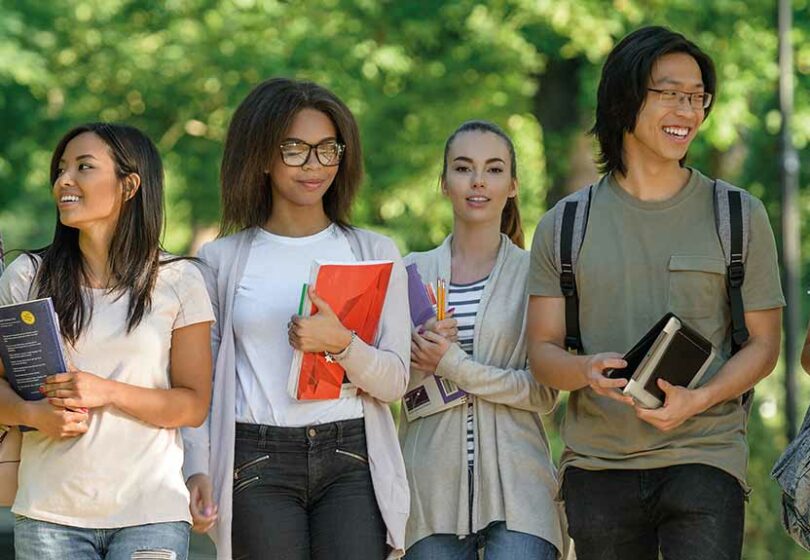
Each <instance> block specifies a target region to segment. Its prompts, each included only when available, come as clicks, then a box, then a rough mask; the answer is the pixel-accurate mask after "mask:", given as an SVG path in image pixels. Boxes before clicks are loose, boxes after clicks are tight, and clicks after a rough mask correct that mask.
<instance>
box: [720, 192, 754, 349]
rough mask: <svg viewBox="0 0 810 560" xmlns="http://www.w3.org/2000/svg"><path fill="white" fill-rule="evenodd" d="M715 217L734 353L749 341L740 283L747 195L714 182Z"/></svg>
mask: <svg viewBox="0 0 810 560" xmlns="http://www.w3.org/2000/svg"><path fill="white" fill-rule="evenodd" d="M714 193H715V197H714V199H715V219H716V226H717V233H718V236H719V237H720V244H721V245H722V247H723V254H724V256H725V259H726V286H727V289H728V300H729V306H730V308H731V352H732V354H736V353H737V352H738V351H739V349H740V348H742V345H743V344H745V342H746V341H747V340H748V336H749V334H748V328H747V327H746V326H745V304H744V302H743V297H742V285H743V281H744V280H745V260H746V258H747V256H748V236H749V219H750V203H751V201H750V198H749V197H750V195H749V194H748V193H747V192H745V191H743V190H742V189H738V188H736V187H733V186H731V185H729V184H728V183H725V182H723V181H720V180H718V181H715V183H714Z"/></svg>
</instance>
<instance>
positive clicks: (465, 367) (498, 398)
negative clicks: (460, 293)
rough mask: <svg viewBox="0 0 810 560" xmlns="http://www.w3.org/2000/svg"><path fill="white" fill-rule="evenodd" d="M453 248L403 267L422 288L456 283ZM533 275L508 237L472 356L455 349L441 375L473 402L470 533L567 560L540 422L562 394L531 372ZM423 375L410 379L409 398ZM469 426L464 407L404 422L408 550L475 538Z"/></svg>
mask: <svg viewBox="0 0 810 560" xmlns="http://www.w3.org/2000/svg"><path fill="white" fill-rule="evenodd" d="M450 239H451V238H450V237H448V238H447V239H446V240H445V241H444V243H442V245H441V246H439V247H438V248H436V249H434V250H432V251H429V252H426V253H413V254H411V255H408V256H407V257H406V258H405V262H406V263H407V264H410V263H416V264H417V267H418V269H419V273H420V274H421V276H422V279H423V281H425V282H428V281H435V279H436V278H437V277H441V278H445V279H448V280H449V279H450ZM528 271H529V253H528V252H526V251H524V250H523V249H520V248H518V247H517V246H515V245H514V244H513V243H512V242H511V241H510V240H509V238H508V237H506V236H505V235H502V236H501V245H500V248H499V250H498V257H497V260H496V262H495V266H494V268H493V269H492V273H491V274H490V276H489V280H488V281H487V284H486V287H485V288H484V290H483V293H482V295H481V303H480V305H479V308H478V313H477V315H476V318H475V327H474V331H473V332H474V334H473V337H474V339H473V340H474V349H473V356H472V358H470V357H469V356H467V354H466V353H465V352H464V351H463V350H462V349H461V348H460V347H459V346H458V345H455V344H454V345H451V347H450V350H449V351H448V352H447V353H446V354H445V355H444V357H443V358H442V360H441V361H440V362H439V365H438V368H437V371H436V373H437V374H438V375H441V376H443V377H445V378H447V379H450V380H451V381H453V382H455V383H456V384H458V386H459V387H461V388H462V389H464V390H465V391H467V392H468V393H470V394H472V395H475V397H474V399H473V403H474V404H473V414H474V429H475V469H474V492H473V496H474V498H473V501H474V503H473V512H472V514H473V519H472V530H473V532H477V531H480V530H481V529H484V528H485V527H486V526H487V525H489V524H490V523H492V522H493V521H505V522H506V525H507V528H509V529H510V530H513V531H520V532H523V533H528V534H531V535H536V536H538V537H541V538H543V539H545V540H547V541H549V542H550V543H552V544H553V545H554V546H556V547H557V549H558V551H560V553H562V552H564V549H567V543H568V537H567V535H566V533H565V531H566V530H565V526H564V525H565V524H564V522H563V520H562V511H561V510H562V508H561V507H560V505H559V504H558V503H556V502H555V500H554V498H555V496H556V494H557V478H556V472H555V468H554V465H553V464H552V461H551V458H550V451H549V445H548V440H547V438H546V434H545V431H544V430H543V424H542V422H541V420H540V414H546V413H548V412H550V411H551V410H552V409H553V408H554V406H555V403H556V397H557V392H556V391H555V390H552V389H549V388H548V387H545V386H544V385H541V384H539V383H538V382H537V381H536V380H535V379H534V377H533V376H532V374H531V372H530V371H529V370H528V366H527V355H526V334H525V327H526V324H525V323H526V302H527V296H526V281H527V277H528ZM424 375H425V374H424V373H423V372H418V371H414V372H412V375H411V383H410V385H409V388H410V387H413V386H414V385H415V384H416V383H418V382H419V380H420V379H422V378H423V376H424ZM466 416H467V407H466V406H457V407H455V408H452V409H450V410H446V411H444V412H440V413H438V414H434V415H431V416H427V417H424V418H419V419H417V420H415V421H414V422H411V423H408V422H407V420H406V419H405V415H404V414H402V415H401V418H400V440H401V443H402V449H403V453H404V455H405V466H406V470H407V473H408V482H409V484H410V488H411V516H410V519H409V520H408V528H407V532H406V539H405V542H406V547H410V546H411V545H412V544H414V543H415V542H417V541H418V540H420V539H422V538H424V537H427V536H429V535H432V534H436V533H450V534H456V535H459V536H461V535H467V534H468V533H469V528H470V520H469V500H468V495H469V493H468V482H467V481H468V477H467V449H466Z"/></svg>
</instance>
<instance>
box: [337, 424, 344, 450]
mask: <svg viewBox="0 0 810 560" xmlns="http://www.w3.org/2000/svg"><path fill="white" fill-rule="evenodd" d="M335 426H337V446H338V447H343V422H342V421H338V422H335Z"/></svg>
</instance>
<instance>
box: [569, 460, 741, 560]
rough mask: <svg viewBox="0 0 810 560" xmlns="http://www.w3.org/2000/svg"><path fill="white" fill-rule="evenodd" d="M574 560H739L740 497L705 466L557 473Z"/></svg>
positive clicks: (733, 482) (728, 480)
mask: <svg viewBox="0 0 810 560" xmlns="http://www.w3.org/2000/svg"><path fill="white" fill-rule="evenodd" d="M563 497H564V498H565V511H566V514H567V515H568V533H569V534H570V535H571V538H572V539H574V545H575V547H576V550H577V558H578V560H627V559H630V558H632V559H633V560H658V558H659V551H660V554H661V556H663V558H664V560H681V559H688V560H739V559H740V558H741V555H742V543H743V523H744V520H745V495H744V493H743V489H742V487H741V486H740V483H739V482H738V481H737V479H736V478H734V477H733V476H731V475H730V474H728V473H726V472H724V471H721V470H720V469H717V468H714V467H710V466H708V465H698V464H689V465H675V466H671V467H664V468H659V469H647V470H604V471H586V470H582V469H577V468H573V467H569V468H568V469H566V471H565V475H564V476H563Z"/></svg>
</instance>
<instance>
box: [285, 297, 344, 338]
mask: <svg viewBox="0 0 810 560" xmlns="http://www.w3.org/2000/svg"><path fill="white" fill-rule="evenodd" d="M307 296H308V297H309V300H310V301H311V302H312V305H314V306H315V308H316V310H317V312H316V313H313V314H312V315H309V316H307V317H304V316H302V315H293V316H292V317H291V318H290V325H289V330H288V338H289V342H290V346H292V347H293V348H295V349H296V350H301V351H302V352H329V353H330V354H338V353H340V352H342V351H343V350H345V349H346V347H347V346H348V345H349V343H350V342H351V341H352V331H350V330H349V329H347V328H346V327H344V326H343V323H341V322H340V319H339V318H338V316H337V314H336V313H335V312H334V310H333V309H332V308H331V307H330V305H329V304H328V303H327V302H326V301H325V300H323V299H322V298H321V297H319V296H318V294H316V293H315V288H314V287H313V286H307Z"/></svg>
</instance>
